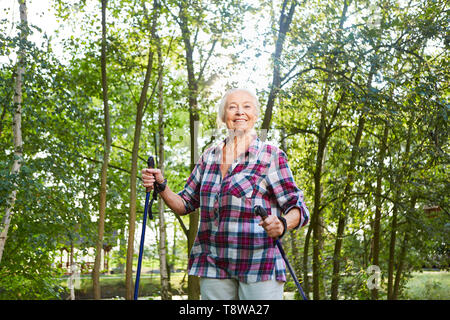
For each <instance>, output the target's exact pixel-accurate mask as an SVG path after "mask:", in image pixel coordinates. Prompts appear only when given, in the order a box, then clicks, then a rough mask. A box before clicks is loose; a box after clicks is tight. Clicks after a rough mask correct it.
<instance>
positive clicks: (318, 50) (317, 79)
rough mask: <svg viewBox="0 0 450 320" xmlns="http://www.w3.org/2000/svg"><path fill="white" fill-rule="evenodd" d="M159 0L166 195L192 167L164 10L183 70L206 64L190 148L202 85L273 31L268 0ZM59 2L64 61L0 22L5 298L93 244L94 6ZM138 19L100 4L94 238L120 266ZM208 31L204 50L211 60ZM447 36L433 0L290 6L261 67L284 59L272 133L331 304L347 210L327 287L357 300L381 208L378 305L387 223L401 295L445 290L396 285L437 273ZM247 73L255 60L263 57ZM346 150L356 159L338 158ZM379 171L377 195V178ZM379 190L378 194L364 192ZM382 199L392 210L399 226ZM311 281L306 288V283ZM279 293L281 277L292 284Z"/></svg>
mask: <svg viewBox="0 0 450 320" xmlns="http://www.w3.org/2000/svg"><path fill="white" fill-rule="evenodd" d="M161 4H162V7H161V10H162V16H161V18H160V19H159V20H158V26H157V34H158V36H159V37H160V39H161V43H162V52H163V56H164V77H163V78H164V80H163V81H164V109H165V110H164V112H165V119H164V126H165V132H166V146H165V152H166V154H165V159H166V163H165V168H166V169H165V170H166V172H165V176H166V177H167V178H168V181H169V186H170V188H171V189H172V190H175V191H178V190H181V188H182V187H183V186H184V183H185V181H186V178H187V176H188V175H189V161H188V158H187V155H188V154H189V147H190V140H189V134H188V131H189V108H188V106H189V103H188V98H187V97H188V94H187V93H188V86H187V75H186V72H185V66H184V65H185V63H186V62H185V47H184V43H183V39H182V35H181V31H180V29H179V28H178V27H179V25H178V21H177V19H179V14H180V10H181V9H180V8H184V9H183V10H185V11H186V12H185V13H186V15H187V21H188V25H189V28H190V31H191V36H192V39H191V41H192V43H193V44H194V55H193V57H194V60H195V61H194V65H195V70H194V73H195V76H196V77H200V73H201V72H203V74H202V78H201V79H199V92H198V106H199V111H200V120H201V127H200V131H199V137H200V139H199V142H200V145H199V150H203V149H204V148H205V147H206V146H208V145H209V144H210V143H211V142H212V139H211V134H210V133H211V132H212V131H213V129H214V128H215V112H216V109H215V105H216V102H217V98H218V96H219V95H220V93H218V92H215V91H216V89H215V88H216V87H215V86H214V83H215V81H216V80H217V79H219V80H220V82H223V81H224V78H226V77H227V75H234V74H239V72H241V69H242V66H243V65H244V64H246V63H248V62H249V59H250V58H249V56H248V55H249V54H250V55H251V54H252V52H253V51H252V50H254V52H255V55H256V56H260V55H261V54H262V53H266V51H270V48H269V46H270V45H272V44H273V43H274V34H276V33H275V29H276V28H277V27H278V26H277V23H276V21H277V18H276V17H275V16H276V13H275V12H278V11H279V8H276V6H278V5H281V4H280V3H278V2H276V3H273V2H269V1H260V3H259V4H260V5H257V6H255V7H252V6H250V5H249V4H247V3H245V2H242V1H225V2H224V1H189V6H186V5H184V6H182V4H185V3H184V2H180V1H171V0H170V1H163V2H161ZM345 4H346V5H347V8H346V12H345V15H344V16H343V11H344V7H345ZM54 5H55V8H56V10H57V14H58V18H59V19H61V24H65V25H66V26H67V25H68V26H70V25H72V26H74V27H76V28H77V29H78V30H79V32H77V33H70V32H69V33H63V32H62V31H59V35H58V36H59V38H60V41H61V43H62V46H63V48H64V56H63V57H60V58H56V55H55V53H54V52H53V51H52V46H54V45H58V43H56V42H55V40H53V39H49V38H46V37H44V36H43V38H44V39H45V41H44V42H46V45H38V44H36V43H33V42H32V41H27V42H23V43H22V42H20V41H19V38H18V35H17V34H18V26H15V28H12V29H11V27H10V25H9V24H8V22H7V21H6V20H1V21H0V42H1V43H2V44H6V45H1V46H0V55H1V56H4V57H9V58H8V59H6V60H2V64H1V65H0V102H1V103H0V147H1V149H2V150H4V152H3V153H1V154H0V218H1V217H3V214H4V212H5V209H6V206H7V199H8V196H9V194H10V193H11V191H12V190H13V188H14V186H15V185H17V186H18V194H17V200H16V203H15V206H14V214H13V217H12V222H11V227H10V230H9V233H8V240H7V242H6V247H5V251H4V255H3V258H2V261H1V262H0V263H1V264H0V298H1V299H58V298H61V297H62V296H63V293H64V288H62V287H61V286H60V284H59V282H58V281H57V280H55V279H57V278H58V277H59V276H60V274H61V272H62V270H60V269H58V267H57V266H55V262H56V260H57V257H58V256H59V252H60V250H61V249H63V248H66V249H70V246H71V245H74V247H75V249H76V250H78V251H79V252H82V253H83V252H84V253H86V252H87V251H88V249H89V248H91V247H92V246H93V244H94V239H95V238H96V232H97V226H96V223H95V221H96V219H97V217H96V213H97V212H98V199H99V185H100V183H99V178H100V163H101V162H102V156H103V146H102V145H103V134H102V132H103V119H102V108H103V106H102V91H101V85H100V81H101V75H100V45H101V43H100V32H101V30H100V9H99V6H100V4H99V3H95V4H93V5H92V6H93V8H91V7H89V6H90V4H89V2H87V1H81V2H73V1H65V0H59V1H55V2H54ZM269 15H272V16H271V17H269ZM246 19H247V20H246ZM248 19H250V20H252V21H256V22H258V21H260V20H259V19H261V20H262V19H266V20H268V19H271V23H270V24H271V26H270V28H273V30H272V29H270V28H269V29H270V30H262V29H261V30H257V34H255V35H254V36H255V38H254V39H252V40H251V41H250V40H246V39H247V38H246V37H245V36H247V35H245V34H243V32H244V31H243V30H246V29H245V26H246V23H247V21H248ZM150 21H151V9H150V4H149V3H148V2H145V1H127V0H120V1H119V0H111V1H108V16H107V24H108V32H107V75H108V83H109V86H108V96H109V104H110V109H111V128H112V137H113V141H112V143H113V146H112V151H111V155H110V167H109V169H108V170H109V171H108V182H107V183H108V186H107V212H106V224H105V243H107V244H111V245H115V244H116V243H117V242H116V241H118V242H119V243H120V248H119V249H118V250H114V251H113V253H112V257H113V259H114V260H115V264H116V265H118V266H121V265H122V267H123V264H124V263H125V255H126V234H127V232H125V231H126V229H127V228H128V226H127V224H128V219H127V215H128V213H129V190H130V186H129V181H130V177H129V174H130V167H131V165H130V163H131V149H132V146H133V138H134V137H133V135H134V125H135V116H136V115H135V113H136V105H137V101H138V100H139V95H140V90H141V87H142V82H143V74H144V72H145V67H146V64H147V61H148V55H149V54H150V53H152V52H153V53H154V55H155V57H156V48H155V44H153V43H149V34H150V29H149V24H150ZM30 32H31V33H32V34H35V35H39V34H41V31H40V30H39V29H38V28H37V27H31V29H30ZM256 38H258V39H259V38H264V42H265V44H266V46H267V47H263V48H254V46H255V45H254V41H255V39H256ZM214 41H216V47H215V50H212V51H211V56H210V57H209V54H210V50H211V48H212V43H213V42H214ZM448 46H449V42H448V18H447V15H446V11H445V2H444V1H412V2H403V1H384V0H383V1H381V0H380V1H376V2H373V1H357V2H356V1H333V2H330V1H325V2H324V1H307V2H301V3H298V7H297V10H296V12H295V15H294V18H293V22H292V26H291V28H290V30H289V32H288V33H287V34H286V42H285V46H284V51H283V55H282V57H281V59H280V60H279V61H273V63H276V64H278V65H279V66H280V70H281V75H282V81H281V83H282V88H281V91H280V93H279V95H278V100H277V104H276V106H275V107H274V115H273V121H272V123H273V129H271V131H270V132H269V138H272V140H275V141H278V142H279V143H280V145H283V146H284V147H285V148H286V152H287V154H288V156H289V162H290V166H291V169H292V171H293V173H294V176H295V178H296V181H297V183H298V185H299V187H300V188H301V189H303V191H304V193H305V196H306V203H307V205H308V207H309V208H310V211H311V213H312V212H313V208H314V206H316V205H317V206H318V207H319V209H320V214H321V218H322V219H323V221H322V228H323V243H322V246H321V248H320V263H321V269H322V271H323V280H324V281H323V282H322V283H323V284H322V283H321V286H322V288H321V296H322V297H323V298H328V296H329V292H330V290H329V289H330V283H331V278H332V273H333V254H334V248H335V240H336V230H337V225H338V221H339V218H340V217H341V216H345V217H346V226H345V231H344V235H343V244H342V249H341V260H340V262H341V280H340V286H339V289H340V293H339V298H343V299H369V298H370V292H369V290H368V289H367V286H366V281H367V277H368V274H367V267H368V266H369V265H371V259H372V256H373V252H372V247H373V246H372V239H373V236H374V231H373V227H372V225H373V219H374V212H375V207H376V206H377V205H379V206H380V208H381V212H382V218H381V222H380V225H381V240H380V247H381V250H380V267H381V271H382V282H383V286H382V289H381V290H380V297H381V298H386V291H387V284H386V282H387V272H388V265H389V259H390V257H389V253H390V252H389V245H390V240H391V234H392V232H393V231H394V233H395V234H396V236H397V241H396V245H395V248H394V253H395V254H394V257H395V259H394V260H395V261H394V265H395V270H397V269H398V268H399V264H400V262H402V263H403V273H402V275H401V279H400V292H399V297H400V298H408V297H409V298H414V299H417V298H424V297H426V296H430V297H435V298H436V299H440V298H443V297H444V298H445V296H444V295H443V294H442V293H443V292H444V291H445V289H447V287H448V284H445V283H444V284H440V283H438V282H436V281H435V280H430V281H427V282H426V285H425V287H424V288H423V289H420V290H421V291H420V292H419V291H417V290H416V291H413V292H412V291H411V290H409V291H407V289H408V288H409V286H408V280H409V278H410V276H411V272H412V271H414V270H419V269H420V268H422V267H423V266H428V267H431V266H439V267H447V268H448V264H449V262H448V259H449V258H448V257H449V253H448V252H449V251H448V250H449V249H448V243H449V234H450V233H449V232H448V231H449V230H448V228H449V224H448V191H447V190H448V189H449V182H448V181H449V179H448V173H447V170H446V168H447V166H448V160H449V150H448V108H449V101H448V99H449V93H448V83H449V73H448V70H449V68H448V67H449V65H448V63H449V62H448V61H449V59H448V52H449V50H448ZM19 47H22V48H24V49H25V52H26V74H25V82H24V97H23V98H24V103H23V114H22V121H23V122H22V130H23V132H22V135H23V139H24V162H23V164H22V168H21V172H20V174H18V175H12V174H11V173H10V172H11V166H12V162H13V160H14V159H13V143H12V129H11V128H12V119H13V110H14V105H13V103H12V101H13V99H12V97H13V92H14V71H15V61H13V58H12V57H13V53H15V52H17V50H18V48H19ZM208 59H209V60H208ZM154 60H155V61H156V58H155V59H154ZM206 61H209V64H205V62H206ZM223 61H227V63H228V65H227V64H226V63H223ZM203 66H206V67H205V69H202V67H203ZM257 67H258V68H259V69H261V70H265V69H264V67H263V66H257ZM156 68H157V65H156V63H154V65H153V69H152V74H151V79H150V89H149V94H148V101H147V103H146V106H145V111H144V118H143V129H142V134H141V136H142V139H141V142H140V148H139V155H140V160H139V165H138V166H139V167H143V166H145V160H146V157H147V155H148V154H156V153H157V150H155V143H154V142H155V140H156V138H157V135H156V131H157V126H158V120H157V105H158V103H157V102H158V99H157V94H156V86H157V81H158V78H157V70H156ZM261 70H256V69H255V74H256V71H258V72H264V71H261ZM230 78H232V77H231V76H230ZM249 78H250V79H251V75H249ZM227 81H228V82H226V83H225V86H228V85H233V84H235V83H236V82H235V80H234V79H230V80H227ZM268 87H269V85H267V87H266V88H259V92H260V96H261V102H264V101H265V99H266V98H267V97H266V95H267V92H266V89H267V88H268ZM262 112H264V110H263V109H262ZM361 119H364V121H365V125H364V128H363V132H362V137H361V142H360V143H359V145H358V146H355V145H354V141H355V136H356V133H357V128H358V125H359V123H360V121H361ZM385 126H387V127H388V129H389V135H388V139H387V150H386V156H385V157H384V159H380V156H379V154H380V142H381V139H382V136H383V129H384V127H385ZM280 137H281V138H280ZM325 138H326V139H325ZM281 140H283V141H281ZM324 140H326V148H325V152H324V159H323V170H322V172H321V175H320V181H321V190H320V192H319V194H320V198H319V200H318V201H317V202H316V199H315V198H314V195H315V191H316V190H315V188H316V186H315V184H314V178H315V170H316V166H317V155H318V150H319V142H321V141H324ZM407 149H408V150H407ZM353 151H354V152H353ZM355 153H356V158H355V165H354V166H353V167H350V162H351V160H352V157H354V156H355V155H354V154H355ZM138 175H139V174H138ZM380 176H381V177H382V181H381V190H382V191H381V195H379V194H377V189H376V183H377V178H379V177H380ZM138 184H140V182H139V181H138ZM347 186H348V187H347ZM346 187H347V190H348V192H347V193H345V192H346V191H345V190H346ZM138 191H139V192H138V199H137V201H138V208H137V211H138V212H142V211H143V208H142V206H143V200H144V195H145V194H144V190H143V189H142V188H141V186H140V185H139V186H138ZM344 196H345V199H344ZM377 196H379V197H380V198H381V203H376V201H375V198H376V197H377ZM433 205H439V206H440V208H441V211H439V212H436V213H435V216H433V217H430V215H429V214H427V213H425V212H424V210H423V209H424V207H425V206H433ZM394 207H396V210H397V217H398V225H397V226H396V227H395V229H393V228H394V226H393V214H394ZM138 218H139V219H140V218H141V215H140V214H138ZM185 219H186V218H185V217H183V221H185V224H187V220H185ZM169 220H170V219H169ZM169 223H170V224H171V225H173V228H174V230H176V231H175V235H174V237H173V239H171V242H172V243H176V245H174V246H176V248H174V250H171V252H170V261H171V263H172V264H177V263H186V256H185V255H186V241H185V236H184V234H183V232H182V231H181V228H180V227H179V225H178V222H177V221H176V220H175V219H172V220H170V222H169ZM151 227H152V228H153V226H151ZM116 237H117V238H116ZM296 237H297V240H298V243H300V244H303V243H304V239H305V237H306V228H305V230H302V231H300V232H297V233H296ZM404 239H406V240H407V241H405V245H406V247H404V243H403V242H404ZM311 248H312V235H311V241H310V248H305V247H302V246H301V245H298V248H297V250H298V256H296V257H295V258H297V259H298V261H297V262H296V264H297V268H298V271H297V274H303V271H304V270H303V268H306V269H307V270H308V271H310V270H311V259H309V260H308V261H307V263H306V265H303V264H302V261H301V260H302V259H301V257H303V254H304V253H305V252H306V250H309V251H308V257H310V256H311V252H312V249H311ZM404 248H406V250H403V249H404ZM153 249H154V248H153ZM402 250H403V251H405V257H404V258H403V259H402V258H401V254H402ZM147 253H148V254H150V252H147ZM151 256H152V257H154V256H155V252H152V253H151ZM291 256H292V258H294V256H293V255H291ZM76 258H77V257H76ZM313 276H314V275H313ZM308 280H309V283H310V285H309V288H311V279H308ZM286 288H287V289H294V286H293V285H292V283H290V284H288V285H287V286H286ZM310 291H311V289H310Z"/></svg>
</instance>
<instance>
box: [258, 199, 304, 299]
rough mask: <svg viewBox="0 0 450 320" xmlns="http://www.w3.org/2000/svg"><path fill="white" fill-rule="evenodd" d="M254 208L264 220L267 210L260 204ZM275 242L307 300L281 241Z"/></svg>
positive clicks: (299, 289) (298, 287)
mask: <svg viewBox="0 0 450 320" xmlns="http://www.w3.org/2000/svg"><path fill="white" fill-rule="evenodd" d="M253 209H254V210H255V213H256V214H257V215H258V216H260V217H261V219H262V220H263V221H264V220H265V219H266V218H267V211H266V210H265V209H264V208H263V207H261V206H255V207H254V208H253ZM275 244H276V245H277V247H278V250H280V253H281V256H282V257H283V260H284V263H285V264H286V266H287V267H288V269H289V272H290V273H291V276H292V279H294V282H295V285H296V286H297V289H298V291H299V292H300V294H301V295H302V297H303V300H308V298H306V295H305V293H304V292H303V289H302V286H301V285H300V282H299V281H298V279H297V276H296V275H295V272H294V269H292V266H291V264H290V263H289V261H288V259H287V256H286V253H285V252H284V250H283V246H282V245H281V242H280V241H279V240H278V239H277V240H276V241H275Z"/></svg>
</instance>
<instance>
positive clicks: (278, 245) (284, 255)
mask: <svg viewBox="0 0 450 320" xmlns="http://www.w3.org/2000/svg"><path fill="white" fill-rule="evenodd" d="M276 245H277V247H278V250H279V251H280V253H281V256H282V257H283V260H284V263H285V264H286V266H287V267H288V269H289V272H290V273H291V276H292V279H294V282H295V285H296V286H297V289H298V291H299V292H300V294H301V295H302V297H303V300H308V298H307V297H306V295H305V293H304V292H303V289H302V286H301V285H300V282H299V281H298V279H297V276H296V275H295V272H294V269H292V266H291V264H290V263H289V261H288V259H287V257H286V253H285V252H284V250H283V246H282V245H281V243H280V241H279V240H277V241H276Z"/></svg>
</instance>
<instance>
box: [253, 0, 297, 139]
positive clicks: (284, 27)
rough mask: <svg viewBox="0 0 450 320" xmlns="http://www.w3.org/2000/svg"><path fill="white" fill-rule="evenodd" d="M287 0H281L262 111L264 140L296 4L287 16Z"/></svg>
mask: <svg viewBox="0 0 450 320" xmlns="http://www.w3.org/2000/svg"><path fill="white" fill-rule="evenodd" d="M287 3H288V0H284V1H283V5H282V9H281V14H280V20H279V29H278V37H277V42H276V44H275V53H274V55H273V77H272V84H271V86H270V93H269V98H268V99H267V104H266V110H265V112H264V118H263V123H262V126H261V129H262V130H263V134H262V136H261V140H263V141H264V140H265V139H266V137H267V132H268V131H269V127H270V122H271V120H272V110H273V106H274V103H275V98H276V96H277V94H278V92H279V91H280V85H281V75H280V59H281V54H282V52H283V45H284V41H285V39H286V33H287V32H288V31H289V26H290V24H291V22H292V17H293V15H294V12H295V6H296V5H297V1H292V3H291V7H290V8H289V13H288V14H287V16H286V15H285V10H286V6H287Z"/></svg>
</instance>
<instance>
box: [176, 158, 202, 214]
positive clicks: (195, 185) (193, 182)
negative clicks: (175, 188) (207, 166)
mask: <svg viewBox="0 0 450 320" xmlns="http://www.w3.org/2000/svg"><path fill="white" fill-rule="evenodd" d="M202 175H203V156H202V157H201V158H200V159H199V161H198V163H197V164H196V165H195V167H194V170H192V172H191V175H190V176H189V178H188V179H187V181H186V184H185V186H184V189H183V190H181V191H180V192H178V195H179V196H181V198H182V199H183V201H184V207H185V213H186V214H188V213H190V212H192V211H194V210H195V209H197V208H198V207H199V206H200V185H201V181H202Z"/></svg>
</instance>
